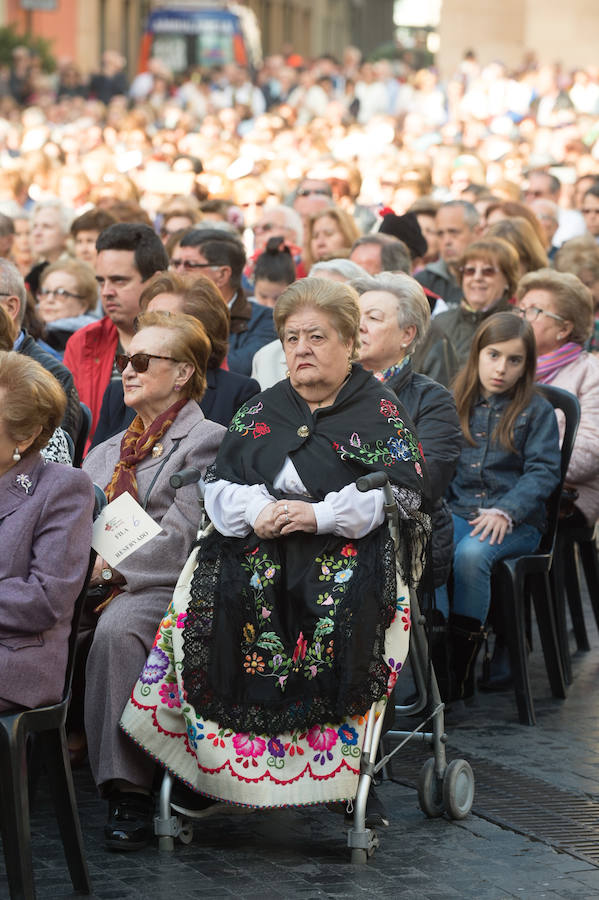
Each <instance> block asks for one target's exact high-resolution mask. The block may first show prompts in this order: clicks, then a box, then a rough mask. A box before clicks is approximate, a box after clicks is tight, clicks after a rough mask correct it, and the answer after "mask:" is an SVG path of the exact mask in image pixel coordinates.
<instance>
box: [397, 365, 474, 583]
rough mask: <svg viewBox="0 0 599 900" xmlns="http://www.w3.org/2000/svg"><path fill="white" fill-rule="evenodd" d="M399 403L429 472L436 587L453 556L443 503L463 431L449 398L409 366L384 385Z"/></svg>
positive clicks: (450, 523)
mask: <svg viewBox="0 0 599 900" xmlns="http://www.w3.org/2000/svg"><path fill="white" fill-rule="evenodd" d="M386 386H387V387H388V388H390V389H391V390H392V391H393V392H394V393H395V394H396V396H397V398H398V400H401V402H402V403H403V405H404V406H405V408H406V410H407V412H408V413H409V415H410V416H411V418H412V421H413V422H414V425H415V427H416V434H417V436H418V440H419V441H420V444H421V445H422V449H423V451H424V458H425V460H426V466H427V469H428V475H429V481H430V490H431V496H432V499H433V510H432V524H433V536H432V557H433V579H434V585H435V587H439V585H441V584H444V583H445V582H446V581H447V578H448V576H449V571H450V568H451V560H452V556H453V520H452V518H451V513H450V511H449V507H448V506H447V503H446V502H445V500H444V499H443V497H444V494H445V491H446V490H447V488H448V486H449V483H450V481H451V479H452V478H453V474H454V472H455V468H456V465H457V461H458V458H459V456H460V450H461V446H462V429H461V428H460V423H459V420H458V414H457V412H456V408H455V403H454V400H453V397H452V395H451V394H450V393H449V391H448V390H446V389H445V388H444V387H443V386H442V385H440V384H437V382H436V381H433V380H432V379H431V378H427V377H426V375H420V374H418V373H417V372H414V370H413V369H412V363H411V361H410V362H408V363H407V364H406V365H405V366H404V367H403V369H401V371H400V372H398V373H397V375H394V376H392V377H391V378H390V379H389V381H387V382H386Z"/></svg>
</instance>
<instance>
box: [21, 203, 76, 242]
mask: <svg viewBox="0 0 599 900" xmlns="http://www.w3.org/2000/svg"><path fill="white" fill-rule="evenodd" d="M43 209H54V210H56V212H57V213H58V217H59V220H60V227H61V230H62V231H63V233H64V234H65V235H66V234H68V233H69V231H70V230H71V224H72V222H73V219H74V218H75V213H74V212H73V210H72V209H69V208H68V207H67V206H65V205H64V203H63V202H62V200H59V199H58V197H49V198H48V199H47V200H40V201H39V203H36V204H35V205H34V207H33V209H32V210H31V219H32V221H33V219H35V217H36V215H37V213H38V212H41V211H42V210H43Z"/></svg>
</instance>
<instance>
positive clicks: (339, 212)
mask: <svg viewBox="0 0 599 900" xmlns="http://www.w3.org/2000/svg"><path fill="white" fill-rule="evenodd" d="M359 237H360V229H359V228H358V226H357V225H356V222H355V221H354V219H353V217H352V216H351V215H350V214H349V213H348V212H346V211H345V210H344V209H339V208H338V207H336V206H329V207H325V209H321V210H319V211H318V212H316V213H314V214H313V215H312V216H310V218H309V219H308V224H307V227H306V237H305V250H304V263H305V266H306V268H307V269H309V268H310V267H311V266H312V265H313V264H314V263H316V262H320V261H321V260H323V259H332V258H334V257H338V256H343V255H346V256H349V252H350V250H351V248H352V245H353V243H354V241H357V239H358V238H359Z"/></svg>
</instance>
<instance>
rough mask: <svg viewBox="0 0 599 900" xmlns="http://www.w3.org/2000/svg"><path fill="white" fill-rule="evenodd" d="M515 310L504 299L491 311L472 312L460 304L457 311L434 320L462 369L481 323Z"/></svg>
mask: <svg viewBox="0 0 599 900" xmlns="http://www.w3.org/2000/svg"><path fill="white" fill-rule="evenodd" d="M511 309H513V307H512V305H511V304H510V302H509V300H507V299H505V298H502V299H501V300H500V301H499V302H498V303H496V304H495V306H492V307H491V308H490V309H483V310H478V311H475V310H472V309H468V307H466V306H463V305H462V304H460V305H459V306H456V307H455V309H448V310H446V311H445V312H442V313H439V315H438V316H437V317H436V318H435V319H433V321H434V322H435V323H436V326H437V328H439V329H441V330H442V331H443V332H444V333H445V335H446V337H447V338H448V339H449V341H450V342H451V344H452V345H453V349H454V350H455V352H456V355H457V358H458V364H459V366H460V368H461V367H462V366H465V365H466V363H467V361H468V356H469V355H470V347H471V345H472V338H473V337H474V333H475V331H476V329H477V328H478V326H479V325H480V323H481V322H483V321H484V320H485V319H487V318H488V317H489V316H492V315H493V314H494V313H497V312H505V311H506V310H507V311H509V310H511Z"/></svg>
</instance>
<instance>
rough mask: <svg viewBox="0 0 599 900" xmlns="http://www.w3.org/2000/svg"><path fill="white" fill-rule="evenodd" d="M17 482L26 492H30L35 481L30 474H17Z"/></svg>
mask: <svg viewBox="0 0 599 900" xmlns="http://www.w3.org/2000/svg"><path fill="white" fill-rule="evenodd" d="M15 482H16V484H18V486H19V487H21V488H23V490H24V491H25V493H26V494H28V493H29V491H30V490H31V488H32V487H33V482H32V480H31V478H30V477H29V475H17V477H16V478H15Z"/></svg>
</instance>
